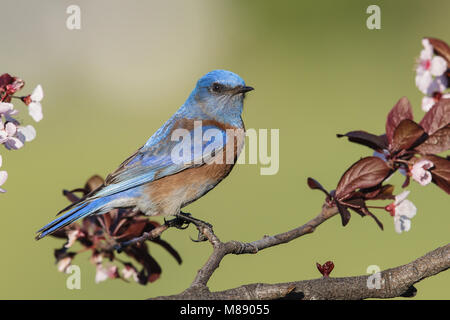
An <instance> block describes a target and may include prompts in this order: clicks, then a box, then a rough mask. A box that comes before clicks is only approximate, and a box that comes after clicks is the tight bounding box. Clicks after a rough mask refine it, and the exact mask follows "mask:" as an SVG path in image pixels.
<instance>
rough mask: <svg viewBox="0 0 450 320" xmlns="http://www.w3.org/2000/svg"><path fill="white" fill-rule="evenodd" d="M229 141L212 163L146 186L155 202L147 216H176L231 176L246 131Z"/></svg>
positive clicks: (152, 200) (150, 199)
mask: <svg viewBox="0 0 450 320" xmlns="http://www.w3.org/2000/svg"><path fill="white" fill-rule="evenodd" d="M227 141H228V142H227V145H226V146H225V147H224V148H223V150H222V152H220V153H218V154H216V155H215V156H214V157H213V158H212V160H211V161H210V162H209V163H207V164H203V165H201V166H199V167H194V168H190V169H186V170H183V171H181V172H179V173H177V174H174V175H170V176H166V177H164V178H161V179H159V180H156V181H153V182H151V183H150V184H149V185H148V186H146V187H145V193H146V194H147V195H148V198H149V199H148V200H149V201H151V202H152V206H151V207H152V208H151V210H150V211H151V212H147V214H148V215H174V214H176V213H178V212H179V210H180V209H181V208H182V207H184V206H186V205H188V204H189V203H191V202H193V201H195V200H197V199H198V198H200V197H201V196H203V195H204V194H206V193H207V192H208V191H210V190H211V189H212V188H214V187H215V186H216V185H217V184H218V183H219V182H220V181H222V180H223V179H224V178H225V177H226V176H228V174H229V173H230V171H231V170H232V169H233V167H234V164H235V163H236V160H237V158H238V156H239V154H240V152H241V150H242V147H243V145H244V142H245V132H244V130H242V129H241V130H240V131H235V134H234V137H232V139H227ZM227 150H228V151H227ZM227 153H229V154H228V155H227Z"/></svg>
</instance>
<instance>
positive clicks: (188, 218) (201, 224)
mask: <svg viewBox="0 0 450 320" xmlns="http://www.w3.org/2000/svg"><path fill="white" fill-rule="evenodd" d="M175 219H180V220H181V221H183V223H187V226H189V224H190V223H192V224H194V225H195V226H196V227H197V229H198V236H197V239H193V238H191V237H189V238H190V239H191V240H192V241H193V242H203V241H207V240H208V238H207V237H206V236H205V235H204V234H203V232H202V231H201V228H208V229H210V230H212V228H213V226H212V225H211V224H210V223H208V222H206V221H203V220H200V219H196V218H194V217H193V216H192V215H191V214H190V213H187V212H180V213H179V214H177V216H176V218H175ZM175 219H174V220H175ZM187 226H186V227H185V228H187ZM185 228H183V229H185Z"/></svg>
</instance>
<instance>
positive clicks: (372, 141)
mask: <svg viewBox="0 0 450 320" xmlns="http://www.w3.org/2000/svg"><path fill="white" fill-rule="evenodd" d="M336 136H337V137H338V138H342V137H347V138H348V140H349V141H351V142H354V143H359V144H362V145H365V146H366V147H369V148H372V149H374V150H377V151H381V150H383V149H386V148H387V142H386V136H385V135H381V136H377V135H374V134H371V133H368V132H365V131H350V132H347V133H346V134H337V135H336Z"/></svg>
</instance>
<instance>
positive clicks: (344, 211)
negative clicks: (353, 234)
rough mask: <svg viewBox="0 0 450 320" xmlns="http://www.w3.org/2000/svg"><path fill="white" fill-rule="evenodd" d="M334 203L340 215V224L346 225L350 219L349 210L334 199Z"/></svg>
mask: <svg viewBox="0 0 450 320" xmlns="http://www.w3.org/2000/svg"><path fill="white" fill-rule="evenodd" d="M336 205H337V207H338V210H339V213H340V215H341V221H342V226H344V227H345V226H346V225H347V223H348V222H349V221H350V217H351V215H350V211H348V209H347V207H346V206H345V205H342V204H340V203H339V201H336Z"/></svg>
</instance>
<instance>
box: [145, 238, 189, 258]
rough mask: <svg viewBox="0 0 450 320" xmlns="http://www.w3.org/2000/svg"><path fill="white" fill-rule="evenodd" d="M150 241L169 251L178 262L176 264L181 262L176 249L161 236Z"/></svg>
mask: <svg viewBox="0 0 450 320" xmlns="http://www.w3.org/2000/svg"><path fill="white" fill-rule="evenodd" d="M152 242H154V243H157V244H159V245H160V246H161V247H163V248H164V249H166V250H167V251H168V252H169V253H170V255H171V256H172V257H174V258H175V260H176V261H177V262H178V264H181V263H182V262H183V260H182V259H181V256H180V254H179V253H178V251H176V250H175V249H174V248H173V247H172V246H171V245H170V244H169V243H168V242H167V241H164V240H162V239H161V238H156V239H153V240H152Z"/></svg>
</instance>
